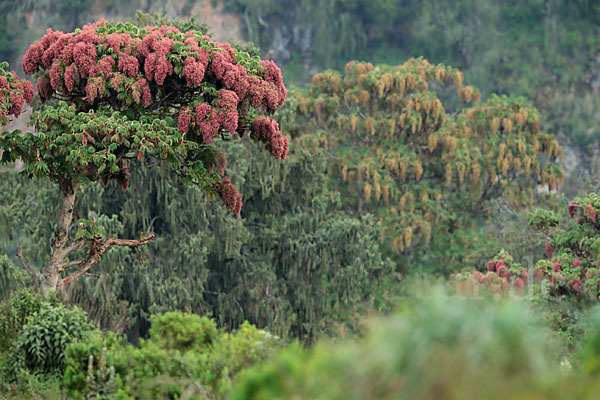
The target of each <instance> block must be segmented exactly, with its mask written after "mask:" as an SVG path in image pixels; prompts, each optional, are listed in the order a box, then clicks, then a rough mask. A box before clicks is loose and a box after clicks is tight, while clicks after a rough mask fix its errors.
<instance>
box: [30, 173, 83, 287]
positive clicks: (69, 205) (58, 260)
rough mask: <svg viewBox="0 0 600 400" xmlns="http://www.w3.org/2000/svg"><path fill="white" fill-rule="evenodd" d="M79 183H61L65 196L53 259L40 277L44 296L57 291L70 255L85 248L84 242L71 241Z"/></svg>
mask: <svg viewBox="0 0 600 400" xmlns="http://www.w3.org/2000/svg"><path fill="white" fill-rule="evenodd" d="M78 186H79V184H78V183H72V182H61V184H60V190H61V192H62V194H63V201H62V205H61V207H60V215H59V217H58V226H57V228H56V231H55V232H54V249H53V251H52V257H50V261H49V262H48V264H47V265H46V267H45V268H44V270H43V271H42V273H41V277H40V291H41V292H42V293H43V294H46V293H48V291H50V290H56V288H57V287H58V282H59V279H60V273H61V272H62V268H61V265H62V264H63V263H64V262H65V260H66V259H67V256H68V255H69V253H71V252H72V251H73V250H76V249H78V248H80V247H82V246H83V242H79V241H75V242H74V241H71V240H70V239H69V230H70V228H71V223H72V222H73V207H74V205H75V196H76V194H77V188H78Z"/></svg>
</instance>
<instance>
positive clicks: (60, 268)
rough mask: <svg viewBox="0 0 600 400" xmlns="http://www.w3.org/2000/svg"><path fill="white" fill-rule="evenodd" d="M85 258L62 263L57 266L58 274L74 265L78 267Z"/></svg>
mask: <svg viewBox="0 0 600 400" xmlns="http://www.w3.org/2000/svg"><path fill="white" fill-rule="evenodd" d="M85 260H86V259H85V258H80V259H78V260H73V261H69V262H65V263H62V264H60V265H59V266H58V271H59V272H63V271H64V270H66V269H67V268H70V267H72V266H74V265H79V264H83V263H84V262H85Z"/></svg>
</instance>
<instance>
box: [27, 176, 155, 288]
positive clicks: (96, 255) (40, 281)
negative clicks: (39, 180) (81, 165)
mask: <svg viewBox="0 0 600 400" xmlns="http://www.w3.org/2000/svg"><path fill="white" fill-rule="evenodd" d="M78 186H79V184H78V183H72V182H70V181H63V182H60V191H61V193H62V194H63V201H62V205H61V207H60V215H59V217H58V226H57V228H56V231H55V232H54V248H53V250H52V257H50V261H48V264H46V267H45V268H44V270H43V271H41V273H39V274H36V273H35V272H34V271H33V270H32V268H31V267H30V266H29V264H28V263H27V261H26V260H25V257H24V256H23V253H22V252H21V250H20V249H19V250H18V256H19V258H20V259H21V262H22V263H23V267H24V268H25V269H26V270H27V272H28V273H29V274H30V275H31V278H32V280H33V284H34V286H35V287H36V289H37V290H39V291H40V292H41V293H42V294H44V295H45V294H47V293H48V292H49V291H51V290H60V289H62V288H64V287H65V286H67V285H68V284H70V283H71V282H73V281H75V280H77V279H79V278H81V277H82V276H83V275H84V274H86V273H87V271H89V269H90V268H92V267H93V266H94V265H96V264H97V263H98V261H100V258H102V256H103V255H104V253H105V252H106V251H107V250H108V248H109V247H111V246H122V247H138V246H142V245H145V244H146V243H148V242H149V241H150V240H152V239H153V238H154V235H153V234H149V235H145V236H144V235H143V234H140V238H139V239H116V238H108V239H102V238H101V237H93V238H88V239H83V238H81V239H76V240H72V239H69V230H70V228H71V223H72V222H73V211H74V209H73V207H74V205H75V196H76V195H77V188H78ZM85 245H89V250H88V252H87V256H84V257H83V258H80V259H77V260H72V261H69V260H68V258H69V255H70V254H71V253H72V252H74V251H75V250H78V249H80V248H82V247H83V246H85ZM74 266H77V267H78V268H77V269H76V270H75V271H72V272H71V273H70V274H69V275H68V276H66V277H64V278H62V279H61V276H60V275H61V273H62V272H64V271H65V270H66V269H68V268H70V267H74Z"/></svg>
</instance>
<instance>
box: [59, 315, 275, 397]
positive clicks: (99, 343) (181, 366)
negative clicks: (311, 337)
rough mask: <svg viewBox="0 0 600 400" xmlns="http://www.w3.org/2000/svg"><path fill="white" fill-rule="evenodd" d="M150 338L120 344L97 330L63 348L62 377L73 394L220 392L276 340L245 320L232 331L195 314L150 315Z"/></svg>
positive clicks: (268, 354) (264, 355) (195, 394)
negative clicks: (81, 340)
mask: <svg viewBox="0 0 600 400" xmlns="http://www.w3.org/2000/svg"><path fill="white" fill-rule="evenodd" d="M151 320H152V324H153V325H152V327H151V329H150V335H151V336H150V338H149V339H148V340H142V341H140V344H139V346H133V345H124V344H123V343H122V342H121V341H119V340H118V339H117V338H116V337H115V336H114V335H112V334H109V335H107V336H103V335H102V334H100V333H99V332H97V333H94V334H92V335H91V336H89V337H88V338H87V339H86V341H85V342H80V343H73V344H71V345H70V346H69V347H68V349H67V352H66V365H67V367H66V370H65V375H64V379H63V383H64V385H65V389H66V392H67V394H68V395H69V396H70V397H72V398H75V399H85V398H94V396H100V398H104V397H102V396H105V397H106V396H113V397H116V398H123V399H129V398H136V399H146V398H152V399H176V398H180V397H183V396H189V397H188V398H193V399H196V398H197V399H206V398H222V397H224V396H226V395H227V393H228V392H229V390H230V388H231V380H232V378H233V377H234V376H235V375H236V374H238V373H239V372H240V371H241V370H242V369H244V368H246V367H248V366H250V365H254V364H257V363H260V362H262V361H264V360H266V359H268V358H270V357H271V356H272V355H273V354H274V352H275V350H276V349H277V348H278V347H279V344H280V342H281V341H280V340H279V339H278V338H276V337H274V336H272V335H270V334H269V333H267V332H265V331H262V330H260V329H257V328H256V327H254V326H252V325H250V324H248V323H244V324H243V325H242V326H241V327H240V329H239V330H237V331H235V332H232V333H224V332H220V331H218V330H217V328H216V324H215V322H214V321H212V320H210V319H208V318H206V317H201V316H198V315H193V314H186V313H175V312H169V313H165V314H162V315H154V316H152V318H151Z"/></svg>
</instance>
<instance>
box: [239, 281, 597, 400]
mask: <svg viewBox="0 0 600 400" xmlns="http://www.w3.org/2000/svg"><path fill="white" fill-rule="evenodd" d="M416 299H417V300H413V301H410V302H406V304H404V305H402V306H401V311H400V313H399V314H397V315H396V316H394V317H392V318H389V319H386V320H381V321H376V322H375V323H374V324H373V329H372V331H371V333H370V334H369V335H368V336H367V337H366V338H365V340H364V341H357V342H344V343H338V344H332V343H321V344H319V345H318V346H316V347H315V348H314V349H312V350H304V349H301V348H299V347H291V348H289V349H287V350H286V351H285V352H283V353H282V354H281V355H279V356H278V357H277V358H276V359H275V360H273V361H272V362H270V363H268V364H266V365H264V366H261V367H258V368H254V369H250V370H249V371H247V372H245V373H243V374H242V375H241V379H240V382H239V383H238V385H237V386H236V388H235V391H234V399H284V398H294V399H389V398H394V399H461V400H465V399H506V398H510V399H565V398H570V399H584V398H585V399H589V398H594V397H595V393H597V390H598V388H599V384H598V382H594V381H590V380H588V378H585V377H582V376H580V375H577V374H570V373H563V372H561V368H560V366H559V364H558V362H555V361H553V360H551V359H550V358H549V356H548V355H547V348H546V347H545V343H546V340H547V338H546V336H545V335H544V334H543V331H542V330H540V328H539V327H537V326H536V325H537V322H536V318H535V316H534V315H532V313H530V312H528V307H527V305H526V303H513V302H504V301H502V302H497V303H487V302H486V303H484V302H482V301H474V300H461V299H459V298H458V297H448V296H447V295H445V294H444V293H443V292H435V291H434V292H432V293H431V295H430V294H429V293H427V297H424V296H420V297H416ZM564 369H565V368H563V370H564Z"/></svg>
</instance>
